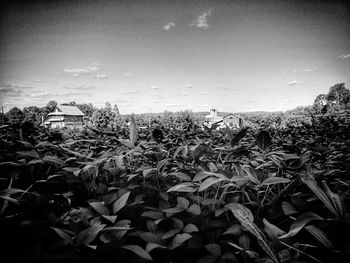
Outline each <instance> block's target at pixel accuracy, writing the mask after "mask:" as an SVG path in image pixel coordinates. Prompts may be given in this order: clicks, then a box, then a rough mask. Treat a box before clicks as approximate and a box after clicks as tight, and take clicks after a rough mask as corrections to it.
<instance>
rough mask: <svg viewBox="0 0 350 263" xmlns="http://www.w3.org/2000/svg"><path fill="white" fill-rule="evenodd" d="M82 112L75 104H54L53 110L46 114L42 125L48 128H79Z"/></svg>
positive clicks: (81, 121) (81, 124) (81, 125)
mask: <svg viewBox="0 0 350 263" xmlns="http://www.w3.org/2000/svg"><path fill="white" fill-rule="evenodd" d="M83 117H84V113H82V112H81V111H80V110H79V109H78V107H76V106H64V105H59V106H56V108H55V110H54V111H53V112H51V113H49V114H48V115H47V118H46V119H45V121H44V125H45V126H46V127H50V128H64V127H66V128H69V129H79V130H81V129H82V128H83Z"/></svg>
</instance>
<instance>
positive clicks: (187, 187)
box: [167, 183, 196, 193]
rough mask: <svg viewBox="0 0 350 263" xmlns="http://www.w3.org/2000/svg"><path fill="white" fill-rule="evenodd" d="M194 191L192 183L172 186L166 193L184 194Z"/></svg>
mask: <svg viewBox="0 0 350 263" xmlns="http://www.w3.org/2000/svg"><path fill="white" fill-rule="evenodd" d="M195 191H196V189H194V188H193V184H192V183H182V184H177V185H174V186H173V187H171V188H169V189H168V191H167V192H186V193H193V192H195Z"/></svg>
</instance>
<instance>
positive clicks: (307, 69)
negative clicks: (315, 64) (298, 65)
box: [301, 68, 316, 73]
mask: <svg viewBox="0 0 350 263" xmlns="http://www.w3.org/2000/svg"><path fill="white" fill-rule="evenodd" d="M315 71H316V69H309V68H306V69H303V70H302V71H301V72H302V73H309V72H315Z"/></svg>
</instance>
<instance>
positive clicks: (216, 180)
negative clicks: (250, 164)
mask: <svg viewBox="0 0 350 263" xmlns="http://www.w3.org/2000/svg"><path fill="white" fill-rule="evenodd" d="M227 180H228V179H227V178H225V177H219V178H217V177H209V178H207V179H205V180H204V181H203V182H202V183H201V184H200V186H199V189H198V191H199V192H201V191H204V190H205V189H207V188H209V187H210V186H212V185H214V184H217V183H219V182H222V181H227Z"/></svg>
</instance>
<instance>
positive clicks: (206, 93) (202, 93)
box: [199, 91, 210, 96]
mask: <svg viewBox="0 0 350 263" xmlns="http://www.w3.org/2000/svg"><path fill="white" fill-rule="evenodd" d="M209 94H210V93H209V92H207V91H204V92H201V93H199V95H203V96H206V95H209Z"/></svg>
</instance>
